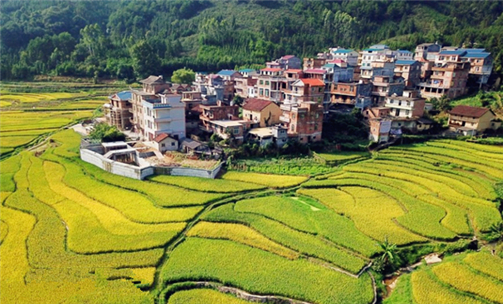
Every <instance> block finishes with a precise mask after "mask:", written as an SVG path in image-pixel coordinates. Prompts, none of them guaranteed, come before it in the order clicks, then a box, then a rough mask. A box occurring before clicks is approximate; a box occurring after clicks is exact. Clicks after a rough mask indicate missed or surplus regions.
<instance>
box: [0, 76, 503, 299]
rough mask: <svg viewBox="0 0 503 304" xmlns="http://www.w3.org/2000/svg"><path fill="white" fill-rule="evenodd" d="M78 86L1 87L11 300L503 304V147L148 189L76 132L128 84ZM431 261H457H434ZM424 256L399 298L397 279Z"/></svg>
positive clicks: (457, 143)
mask: <svg viewBox="0 0 503 304" xmlns="http://www.w3.org/2000/svg"><path fill="white" fill-rule="evenodd" d="M65 85H66V86H69V87H68V90H67V91H68V92H63V93H61V92H60V93H58V92H52V93H51V92H49V93H40V94H39V93H30V94H21V93H18V91H17V90H16V86H17V85H16V84H15V83H11V84H7V85H3V89H2V90H3V94H2V98H1V99H2V112H1V119H2V125H1V128H0V134H1V147H2V150H1V152H2V161H1V163H0V165H1V172H2V174H1V200H2V205H1V214H0V216H1V222H0V223H1V226H0V228H1V243H0V255H1V260H0V263H1V264H0V266H1V268H0V271H1V281H0V282H1V285H0V288H1V293H0V302H1V303H2V304H3V303H253V302H257V301H262V302H264V301H265V302H274V303H376V302H383V303H419V304H422V303H424V304H430V303H503V293H502V291H503V260H502V254H501V252H502V248H501V244H500V245H498V244H497V243H496V242H493V243H488V241H487V240H488V236H489V235H490V234H491V232H494V229H495V227H498V225H501V213H500V210H498V207H500V204H501V197H502V192H503V187H502V184H501V181H502V180H503V153H502V152H503V148H502V147H501V146H494V145H484V144H479V143H469V142H466V141H462V140H445V139H444V140H433V141H428V142H425V143H422V144H415V145H408V146H407V145H402V146H396V147H391V148H388V149H385V150H381V151H379V152H373V153H372V154H371V155H370V154H368V155H365V154H362V153H356V152H355V153H354V155H351V153H349V154H340V155H337V154H331V155H330V154H325V155H324V154H319V155H317V156H316V157H318V158H320V157H323V158H324V159H325V160H326V161H327V162H329V161H336V164H331V165H329V164H326V163H324V162H322V163H321V164H320V163H317V165H316V166H319V168H320V169H319V172H320V173H316V172H314V173H313V172H309V173H307V174H306V173H305V172H303V171H302V170H297V169H290V170H287V169H283V171H286V172H281V173H283V174H271V173H263V172H268V171H267V170H268V166H264V167H263V168H262V169H261V167H260V166H255V167H253V168H255V169H246V170H245V169H243V166H239V165H234V166H229V168H228V170H227V172H226V173H224V174H223V175H222V176H221V177H220V178H217V179H202V178H196V177H179V176H176V177H175V176H167V175H155V176H153V177H151V178H149V179H148V180H146V181H140V180H134V179H129V178H126V177H121V176H117V175H113V174H111V173H109V172H106V171H103V170H101V169H99V168H97V167H95V166H93V165H90V164H88V163H85V162H83V161H82V160H81V159H80V158H79V145H80V141H81V136H80V135H79V134H78V133H76V132H74V131H73V130H71V129H66V128H64V127H65V126H69V125H71V124H73V123H75V122H77V121H79V120H82V119H84V118H89V117H91V116H92V113H93V110H94V109H95V108H96V107H97V105H98V101H94V100H100V102H101V101H102V100H103V99H104V96H106V94H105V91H106V90H107V89H108V90H113V89H115V88H114V87H111V88H104V87H103V88H91V89H90V88H79V84H75V86H73V87H71V86H70V84H65ZM7 90H12V91H14V92H6V91H7ZM32 90H33V91H35V92H36V91H37V87H36V85H35V87H34V88H32ZM58 90H61V88H59V89H58ZM86 90H87V91H89V90H92V91H93V93H92V94H91V97H89V93H88V92H87V93H86ZM55 91H57V90H55ZM18 95H19V97H16V96H18ZM70 99H71V101H70ZM30 147H31V148H30ZM25 148H28V149H25ZM309 161H310V162H312V163H313V164H314V162H315V160H314V158H311V159H309V160H306V162H309ZM248 165H250V164H248ZM316 166H315V167H312V168H318V167H316ZM231 168H234V169H231ZM271 168H272V170H275V169H274V168H273V167H271ZM271 168H269V170H271ZM283 168H288V166H287V165H284V166H283ZM312 168H311V169H309V170H311V171H315V169H312ZM278 170H279V169H278ZM249 171H255V172H249ZM261 171H262V172H261ZM285 173H290V174H285ZM292 173H293V174H292ZM303 173H304V174H303ZM296 174H297V175H296ZM390 248H391V249H390ZM391 250H394V251H393V254H395V255H396V254H398V255H397V258H398V256H400V261H399V263H398V264H396V265H398V266H391V264H390V263H387V262H389V261H388V260H387V259H386V258H385V257H386V254H389V253H390V252H391ZM498 252H499V255H498ZM429 253H436V254H438V255H440V256H441V257H442V258H443V259H444V260H443V261H442V262H441V263H438V264H433V265H426V263H424V262H422V263H421V258H422V257H423V256H425V255H427V254H429ZM418 261H419V264H420V265H416V266H418V267H416V268H415V269H414V270H412V268H409V270H408V271H406V270H401V271H400V272H398V274H401V273H403V275H399V276H398V280H396V274H397V272H395V277H392V278H391V279H393V280H396V281H395V282H394V287H393V288H389V286H388V285H389V284H386V282H387V280H390V278H385V277H383V275H382V274H381V273H385V272H383V269H388V270H389V268H390V267H396V269H394V270H398V268H399V266H402V267H404V266H406V265H411V264H413V263H416V262H418Z"/></svg>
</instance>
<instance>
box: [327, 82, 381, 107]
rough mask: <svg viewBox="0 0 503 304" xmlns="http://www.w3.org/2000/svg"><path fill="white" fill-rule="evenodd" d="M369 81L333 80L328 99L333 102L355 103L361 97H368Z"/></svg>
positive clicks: (370, 89)
mask: <svg viewBox="0 0 503 304" xmlns="http://www.w3.org/2000/svg"><path fill="white" fill-rule="evenodd" d="M371 93H372V83H370V82H363V81H361V82H335V83H333V84H332V86H331V90H330V95H331V98H330V101H331V102H332V103H335V104H347V105H355V104H356V103H357V101H358V100H359V99H361V98H363V97H370V95H371Z"/></svg>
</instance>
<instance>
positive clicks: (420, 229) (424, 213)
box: [337, 173, 456, 240]
mask: <svg viewBox="0 0 503 304" xmlns="http://www.w3.org/2000/svg"><path fill="white" fill-rule="evenodd" d="M344 177H345V178H346V179H344ZM337 181H338V182H339V185H341V186H344V185H348V186H354V185H361V186H365V187H369V188H372V189H375V190H378V191H381V192H383V193H386V194H387V195H388V196H390V197H392V198H394V199H395V200H396V201H397V202H398V203H400V204H401V206H402V208H403V210H404V211H405V213H404V214H403V215H402V216H399V217H397V218H396V220H397V221H398V222H399V223H400V224H401V225H403V226H405V227H406V228H408V229H409V230H411V231H413V232H415V233H417V234H420V235H423V236H426V237H431V238H435V239H441V240H450V239H453V238H454V237H455V236H456V234H455V233H453V232H452V231H450V230H449V229H447V228H445V227H444V226H442V225H441V224H440V221H441V219H442V218H443V217H444V216H445V214H446V211H445V210H444V209H442V208H440V207H438V206H435V205H430V204H428V203H425V202H423V201H421V200H418V199H416V198H414V197H413V196H412V194H410V195H409V194H407V193H404V192H403V191H402V190H401V189H404V188H402V187H400V186H399V185H400V180H396V181H397V182H396V184H394V183H393V181H395V179H391V178H387V177H382V176H381V177H380V178H379V179H376V178H372V176H370V175H368V174H360V173H357V174H347V175H344V176H341V177H339V178H338V179H337ZM383 183H385V184H383ZM404 190H405V189H404ZM408 192H410V191H408Z"/></svg>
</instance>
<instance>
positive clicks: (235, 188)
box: [149, 175, 265, 193]
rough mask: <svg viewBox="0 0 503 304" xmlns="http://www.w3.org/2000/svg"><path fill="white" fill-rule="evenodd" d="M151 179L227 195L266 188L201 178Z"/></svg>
mask: <svg viewBox="0 0 503 304" xmlns="http://www.w3.org/2000/svg"><path fill="white" fill-rule="evenodd" d="M149 179H150V180H152V181H154V182H158V183H163V184H168V185H173V186H178V187H182V188H186V189H191V190H198V191H205V192H218V193H227V192H241V191H250V190H260V189H264V188H265V187H264V186H259V185H257V184H250V183H244V182H238V181H232V180H222V179H209V178H200V177H185V176H169V175H155V176H152V177H150V178H149Z"/></svg>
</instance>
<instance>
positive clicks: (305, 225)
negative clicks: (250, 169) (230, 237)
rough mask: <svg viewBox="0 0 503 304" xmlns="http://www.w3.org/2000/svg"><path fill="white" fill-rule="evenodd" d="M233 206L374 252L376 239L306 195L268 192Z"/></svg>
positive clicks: (357, 249) (358, 250)
mask: <svg viewBox="0 0 503 304" xmlns="http://www.w3.org/2000/svg"><path fill="white" fill-rule="evenodd" d="M299 193H302V192H301V191H299ZM234 209H235V210H236V211H239V212H251V213H256V214H260V215H264V216H266V217H268V218H271V219H274V220H276V221H279V222H281V223H284V224H285V225H287V226H289V227H292V228H294V229H297V230H301V231H304V232H308V233H311V234H317V235H320V236H323V237H325V238H327V239H329V240H331V241H332V242H335V243H336V244H339V245H341V246H343V247H346V248H350V249H352V250H354V251H357V252H360V253H362V254H363V255H365V256H371V255H372V254H374V253H375V249H376V248H375V242H374V241H373V240H371V239H370V238H369V237H367V236H366V235H364V234H363V233H362V232H360V231H359V230H358V229H356V227H355V225H354V223H353V222H352V221H351V220H349V219H348V218H346V217H343V216H341V215H339V214H337V213H335V212H333V211H332V210H331V209H328V208H327V207H326V206H324V205H323V204H320V203H318V202H316V201H314V200H312V199H309V198H307V197H280V196H267V197H261V198H254V199H248V200H241V201H238V202H237V203H236V205H235V207H234Z"/></svg>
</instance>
